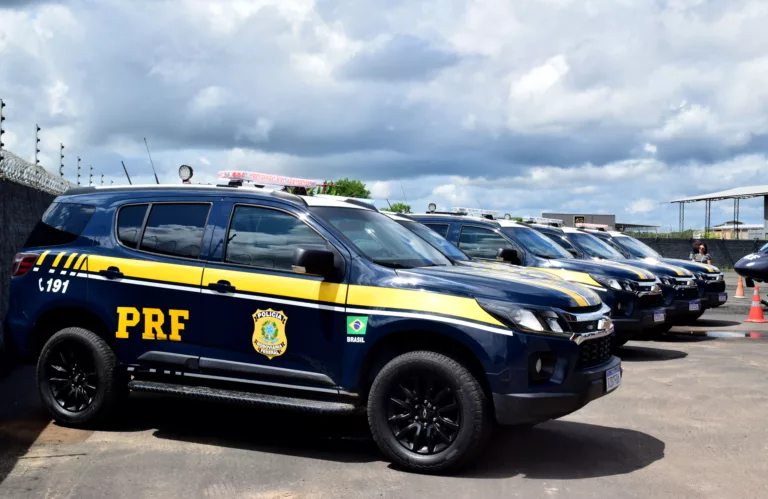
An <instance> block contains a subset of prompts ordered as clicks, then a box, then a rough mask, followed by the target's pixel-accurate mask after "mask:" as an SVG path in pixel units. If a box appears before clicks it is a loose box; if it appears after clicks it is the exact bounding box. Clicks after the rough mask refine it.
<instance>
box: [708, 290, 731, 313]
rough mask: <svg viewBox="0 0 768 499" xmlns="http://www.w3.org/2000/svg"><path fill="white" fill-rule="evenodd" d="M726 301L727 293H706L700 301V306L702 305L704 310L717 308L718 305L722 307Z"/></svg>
mask: <svg viewBox="0 0 768 499" xmlns="http://www.w3.org/2000/svg"><path fill="white" fill-rule="evenodd" d="M727 301H728V293H727V292H725V291H723V292H711V291H708V292H706V293H705V294H704V297H703V298H702V299H701V302H702V304H703V305H704V308H705V309H707V308H717V307H719V306H720V305H724V304H725V302H727Z"/></svg>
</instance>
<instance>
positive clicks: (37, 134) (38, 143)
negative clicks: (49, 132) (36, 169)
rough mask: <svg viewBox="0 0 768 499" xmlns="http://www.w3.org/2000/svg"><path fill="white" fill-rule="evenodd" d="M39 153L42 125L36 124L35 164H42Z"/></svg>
mask: <svg viewBox="0 0 768 499" xmlns="http://www.w3.org/2000/svg"><path fill="white" fill-rule="evenodd" d="M38 154H40V125H35V165H39V164H40V158H38Z"/></svg>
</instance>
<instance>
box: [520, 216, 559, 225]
mask: <svg viewBox="0 0 768 499" xmlns="http://www.w3.org/2000/svg"><path fill="white" fill-rule="evenodd" d="M523 222H526V223H531V224H542V225H551V226H553V227H560V226H561V225H563V221H562V220H560V219H559V218H544V217H523Z"/></svg>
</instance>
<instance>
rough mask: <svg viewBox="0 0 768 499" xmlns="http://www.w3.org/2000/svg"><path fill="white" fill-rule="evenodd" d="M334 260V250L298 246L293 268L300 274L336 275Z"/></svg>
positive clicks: (294, 253) (294, 255) (294, 254)
mask: <svg viewBox="0 0 768 499" xmlns="http://www.w3.org/2000/svg"><path fill="white" fill-rule="evenodd" d="M333 260H334V254H333V251H328V250H321V249H311V248H296V249H295V250H294V251H293V264H292V265H291V268H292V269H293V271H294V272H298V273H299V274H309V275H319V276H323V277H335V276H336V265H335V264H334V262H333Z"/></svg>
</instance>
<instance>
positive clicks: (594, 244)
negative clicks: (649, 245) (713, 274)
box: [531, 224, 704, 336]
mask: <svg viewBox="0 0 768 499" xmlns="http://www.w3.org/2000/svg"><path fill="white" fill-rule="evenodd" d="M531 227H533V228H535V229H536V230H538V231H539V232H541V233H542V234H544V235H545V236H547V237H549V238H550V239H552V240H553V241H555V242H556V243H557V244H559V245H560V246H562V247H563V248H565V249H566V250H568V252H569V253H571V254H572V255H573V256H575V257H576V258H582V259H594V260H601V261H605V262H617V263H620V264H627V263H628V264H630V265H632V266H633V267H638V268H642V269H646V270H649V271H651V272H653V273H654V274H655V275H656V277H658V278H659V281H660V286H661V291H662V294H663V295H664V311H665V313H666V316H667V322H665V323H664V324H662V325H659V326H655V327H654V328H652V329H650V330H648V336H655V335H658V334H661V333H666V332H668V331H669V330H670V329H671V328H672V326H674V325H675V324H685V323H687V322H690V321H693V320H696V319H698V318H699V317H700V316H701V313H702V312H703V311H704V304H703V303H702V300H701V298H700V297H699V288H698V287H697V285H696V279H695V277H694V275H693V272H691V271H689V270H686V269H684V268H683V267H680V266H677V265H670V264H668V263H664V262H661V261H659V260H653V259H648V260H639V259H632V260H629V259H628V258H627V257H625V256H624V255H623V254H622V253H621V252H619V251H618V250H617V249H616V248H614V247H613V246H611V245H610V244H608V242H607V241H603V240H601V239H599V238H598V237H596V236H595V235H593V234H590V233H588V232H586V231H584V230H581V229H576V228H572V227H563V228H558V227H551V226H548V225H540V224H532V225H531Z"/></svg>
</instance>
